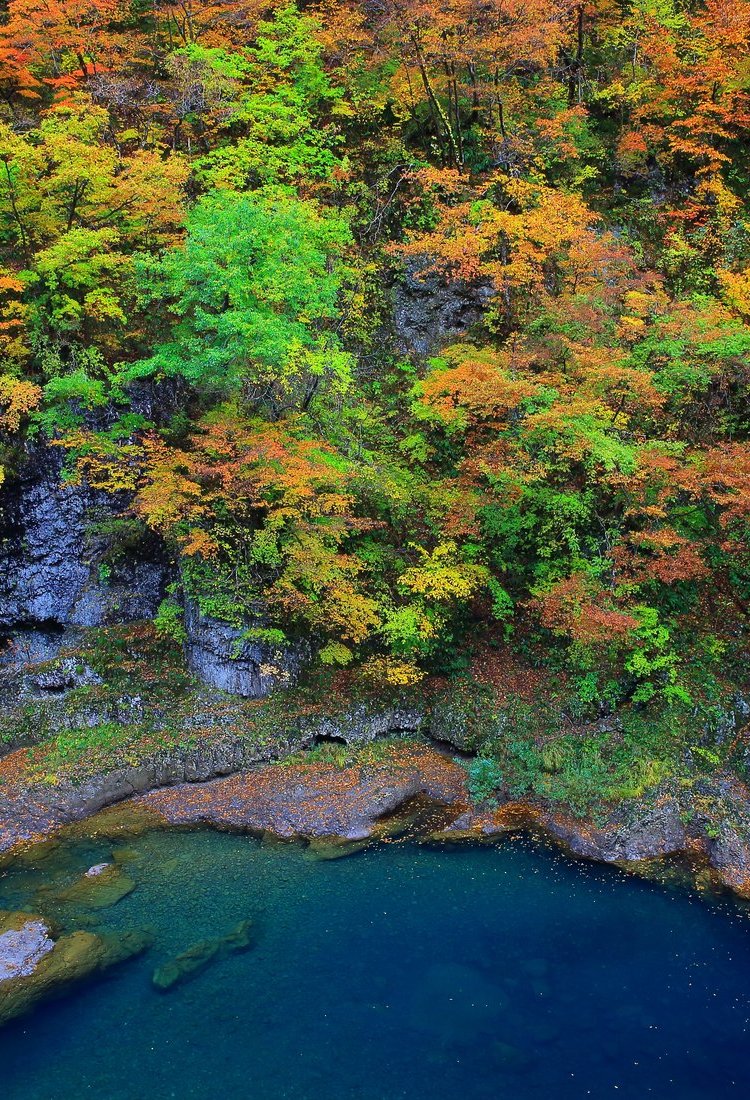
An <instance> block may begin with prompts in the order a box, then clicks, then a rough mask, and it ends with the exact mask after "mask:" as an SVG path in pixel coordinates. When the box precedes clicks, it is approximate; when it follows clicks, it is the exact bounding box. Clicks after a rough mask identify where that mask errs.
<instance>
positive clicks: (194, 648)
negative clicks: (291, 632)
mask: <svg viewBox="0 0 750 1100" xmlns="http://www.w3.org/2000/svg"><path fill="white" fill-rule="evenodd" d="M185 630H186V631H187V642H186V643H185V656H186V659H187V664H188V667H189V668H190V670H191V672H194V673H195V675H196V676H198V677H199V678H200V679H201V680H202V681H203V682H204V683H205V684H210V685H211V687H215V688H219V690H220V691H228V692H230V693H231V694H233V695H244V696H245V697H246V698H252V699H258V698H261V697H262V696H264V695H268V693H269V692H270V691H271V690H272V689H273V688H274V687H275V686H277V685H279V686H287V685H289V684H292V683H294V681H295V680H296V679H297V676H298V675H299V672H300V669H301V667H302V663H303V659H304V654H303V652H302V649H301V648H298V649H296V650H295V649H292V648H286V649H283V650H281V649H276V648H273V647H271V646H268V645H265V644H262V643H260V642H256V641H250V640H247V639H245V638H243V632H242V631H241V630H237V629H236V628H235V627H233V626H230V625H229V624H228V623H222V622H219V621H218V620H217V619H211V618H208V617H206V616H204V615H201V613H200V612H199V611H198V609H197V608H196V607H195V606H193V605H192V604H190V603H189V604H188V606H187V607H186V609H185Z"/></svg>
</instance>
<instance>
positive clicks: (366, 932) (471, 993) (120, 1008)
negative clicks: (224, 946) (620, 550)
mask: <svg viewBox="0 0 750 1100" xmlns="http://www.w3.org/2000/svg"><path fill="white" fill-rule="evenodd" d="M113 851H115V852H116V854H117V858H118V859H119V860H121V861H123V866H124V867H125V868H126V869H127V872H128V874H129V875H130V876H131V877H132V878H133V879H134V880H135V881H136V883H137V887H136V889H135V891H134V892H133V893H131V894H130V895H129V896H128V897H126V898H124V899H123V900H122V901H120V902H119V903H118V904H117V905H115V906H114V907H113V908H110V909H107V910H104V911H101V912H97V913H96V914H89V915H88V917H87V916H86V914H84V913H81V912H77V913H71V912H69V913H67V914H66V913H65V911H64V906H62V907H58V911H57V913H56V915H57V916H58V918H59V919H61V920H63V921H66V920H67V921H68V922H69V925H70V926H78V927H80V926H81V921H84V922H85V921H86V920H88V922H89V925H90V926H92V927H96V928H104V929H106V930H125V929H149V930H150V931H151V932H152V934H153V937H154V942H153V946H152V947H151V948H150V950H149V951H148V952H147V953H146V954H145V955H142V956H140V957H139V958H136V959H133V960H130V961H128V962H126V963H123V964H122V965H121V966H120V967H119V968H117V969H115V970H112V971H110V972H108V973H107V974H106V975H105V976H104V977H103V978H99V979H98V980H96V981H93V982H90V983H89V984H87V985H86V986H84V987H80V988H78V989H76V990H75V991H74V992H72V993H69V994H67V995H66V996H65V997H64V998H63V999H60V1000H58V1001H55V1002H50V1003H48V1004H47V1005H46V1006H44V1007H42V1008H40V1009H38V1010H37V1011H36V1012H35V1013H34V1014H33V1015H32V1016H28V1017H26V1018H25V1019H24V1020H22V1021H17V1022H15V1023H14V1024H12V1025H9V1026H8V1027H6V1028H5V1029H4V1030H2V1031H0V1096H1V1097H2V1100H85V1098H86V1097H89V1096H90V1097H96V1098H97V1100H167V1098H170V1100H172V1098H175V1100H189V1098H196V1100H235V1098H237V1100H240V1098H241V1100H246V1098H247V1100H251V1098H252V1100H276V1098H281V1097H290V1098H294V1100H340V1098H343V1097H352V1098H354V1097H357V1098H358V1100H360V1098H361V1100H397V1098H399V1097H408V1098H409V1100H420V1098H424V1100H427V1098H430V1100H443V1098H446V1100H447V1098H448V1097H450V1098H451V1100H454V1098H455V1100H500V1098H503V1097H507V1098H509V1100H526V1098H537V1097H538V1098H540V1100H541V1098H544V1100H553V1098H554V1100H558V1098H567V1097H576V1098H577V1097H586V1096H592V1097H610V1096H612V1097H620V1098H623V1097H632V1098H636V1097H643V1096H649V1095H650V1096H656V1097H679V1098H680V1100H691V1098H698V1097H700V1098H705V1100H709V1098H710V1100H719V1098H721V1097H725V1096H726V1097H734V1096H737V1097H740V1096H743V1097H746V1096H747V1095H748V1090H750V1057H749V1055H750V922H749V921H748V916H747V913H746V911H744V910H743V909H742V908H740V907H739V906H736V905H735V904H734V903H732V902H731V901H721V900H713V901H712V900H708V901H707V900H706V899H704V898H702V897H698V896H696V895H695V894H693V893H691V892H690V890H688V889H686V888H680V887H666V888H665V887H663V886H660V885H657V884H655V883H650V882H645V881H643V880H639V879H635V878H630V877H626V876H625V875H624V874H622V873H621V872H619V871H617V870H614V869H611V868H605V867H599V866H595V865H592V864H585V863H579V862H574V861H572V860H569V859H567V858H566V857H564V856H562V855H560V854H559V853H557V852H555V851H550V850H548V849H546V848H544V847H540V846H539V845H536V844H534V843H532V842H531V841H528V840H524V839H523V838H520V837H518V838H515V839H513V840H505V841H504V842H503V843H502V844H499V845H497V846H486V847H479V846H478V847H459V848H456V849H451V850H441V849H439V848H433V847H427V846H424V845H419V844H417V843H413V842H404V843H391V844H386V845H382V846H380V847H377V848H373V849H371V850H366V851H364V852H361V853H359V854H357V855H355V856H352V857H349V858H347V859H340V860H336V861H314V860H312V859H311V858H310V855H309V853H306V852H305V850H304V849H303V848H302V847H301V846H297V845H294V844H284V845H273V846H263V845H262V844H261V843H260V842H259V841H258V840H255V839H251V838H248V837H243V836H233V835H229V834H225V833H218V832H209V831H195V832H177V831H162V832H158V831H157V832H148V833H145V834H144V835H141V836H138V837H135V838H127V839H126V840H123V841H121V842H118V843H115V844H113V843H112V841H101V840H91V839H84V840H77V841H74V842H69V843H67V844H66V845H64V846H63V847H62V848H58V849H57V850H55V851H54V852H53V853H52V854H51V855H50V856H48V857H47V858H46V859H45V860H43V861H41V862H39V863H38V864H36V865H33V864H32V865H31V866H27V865H18V864H16V865H13V866H12V867H11V868H9V869H8V870H6V871H5V872H3V873H1V874H0V908H11V909H20V908H32V909H33V908H37V909H38V908H39V907H40V899H41V903H42V904H43V905H44V906H46V909H47V911H48V912H51V911H53V910H54V909H55V902H54V891H55V889H57V888H58V887H64V886H65V885H67V884H69V883H70V882H72V881H74V880H75V878H76V877H77V875H78V874H80V872H81V871H83V870H85V869H86V868H88V867H89V866H91V865H92V864H93V863H97V862H99V861H101V860H106V859H110V858H111V857H112V853H113ZM40 887H41V888H42V893H41V894H39V893H38V891H39V889H40ZM247 919H251V920H253V921H254V922H255V928H256V933H257V942H256V943H255V945H254V946H253V947H252V948H251V949H250V950H248V951H246V952H244V953H240V954H234V955H230V956H227V957H225V958H222V959H220V961H218V962H215V963H213V964H212V965H211V966H210V967H208V968H207V969H206V970H204V971H203V972H202V973H200V974H198V975H197V976H194V977H193V978H192V979H191V980H189V981H187V982H185V983H184V984H182V985H178V986H175V987H174V988H173V989H171V990H170V991H169V992H166V993H165V992H160V991H158V990H156V989H155V988H154V987H153V985H152V982H151V976H152V973H153V971H154V969H155V968H156V967H158V966H160V965H162V964H163V963H165V962H167V961H168V960H169V959H170V958H172V957H174V956H175V955H177V954H179V953H180V952H182V951H184V950H185V949H186V948H187V947H189V946H190V945H191V944H194V943H195V942H196V941H199V940H202V939H205V938H211V937H215V936H217V935H219V936H221V935H223V934H225V933H227V932H228V931H229V930H230V929H231V928H232V927H234V926H235V925H237V924H238V922H240V921H243V920H247Z"/></svg>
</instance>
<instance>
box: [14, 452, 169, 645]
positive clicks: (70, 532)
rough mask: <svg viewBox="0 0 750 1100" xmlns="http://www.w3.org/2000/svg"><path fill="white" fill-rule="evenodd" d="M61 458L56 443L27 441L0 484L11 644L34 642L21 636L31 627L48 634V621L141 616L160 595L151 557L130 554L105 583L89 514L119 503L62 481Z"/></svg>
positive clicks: (113, 509)
mask: <svg viewBox="0 0 750 1100" xmlns="http://www.w3.org/2000/svg"><path fill="white" fill-rule="evenodd" d="M64 460H65V453H64V451H63V450H62V448H60V447H54V446H44V445H38V446H35V447H31V448H29V452H28V454H27V456H26V459H25V461H24V462H22V464H21V467H20V471H19V475H18V477H17V478H15V479H9V480H8V481H7V482H6V483H5V484H4V485H3V486H2V489H0V539H1V540H2V552H1V553H0V627H6V628H7V629H8V636H9V638H10V641H11V643H12V642H13V641H14V638H15V637H16V636H17V637H18V639H19V641H21V642H23V641H24V640H25V641H26V643H27V645H32V646H35V643H34V642H33V641H30V640H29V637H28V635H29V629H30V628H33V627H37V628H39V629H41V630H42V632H43V633H45V637H46V640H49V631H50V628H51V627H81V626H98V625H101V624H102V623H106V622H126V621H129V620H133V619H141V618H148V617H151V616H152V615H153V614H154V613H155V611H156V607H157V606H158V603H159V600H160V599H161V595H162V590H163V586H164V581H165V569H164V564H163V562H162V561H161V560H160V559H159V558H158V556H157V557H153V558H149V557H140V556H139V555H138V553H134V554H132V555H129V557H128V561H127V563H126V564H123V565H122V566H121V567H118V568H117V569H116V570H114V571H111V573H110V574H109V575H108V576H107V578H106V582H105V580H104V577H103V575H102V574H100V572H99V569H98V565H99V562H100V561H101V556H102V553H103V551H104V549H105V546H106V541H105V540H104V539H103V538H102V536H100V535H97V534H96V528H95V526H94V525H93V524H92V520H93V519H94V518H95V517H96V516H98V517H99V519H100V520H101V519H102V518H104V519H111V518H113V517H114V516H116V515H118V514H119V513H120V512H121V511H122V508H123V506H124V503H125V501H124V499H123V498H122V497H120V498H118V497H117V495H115V496H112V495H110V494H106V493H103V492H100V491H95V490H92V489H90V488H88V487H87V486H85V485H72V484H69V483H65V482H64V479H63V463H64ZM16 627H20V628H21V629H20V631H19V632H18V635H15V634H14V628H16ZM37 648H38V647H37ZM20 652H21V653H22V649H21V650H20ZM11 653H12V650H11ZM6 656H7V655H6Z"/></svg>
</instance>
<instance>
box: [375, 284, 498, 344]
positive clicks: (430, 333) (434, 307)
mask: <svg viewBox="0 0 750 1100" xmlns="http://www.w3.org/2000/svg"><path fill="white" fill-rule="evenodd" d="M494 293H495V291H494V288H493V286H492V285H491V283H490V282H488V281H487V282H483V283H481V284H479V285H478V286H469V285H468V284H467V283H464V282H460V281H456V282H448V281H447V280H446V279H444V278H443V277H442V276H440V275H437V274H434V273H430V272H426V273H423V274H419V265H418V264H417V263H410V264H409V265H408V266H407V269H406V271H405V273H404V275H403V276H402V277H401V279H400V280H399V282H397V283H396V285H395V286H394V289H393V323H394V328H395V331H396V338H397V343H398V346H399V350H400V351H402V352H405V353H406V354H410V355H416V356H424V355H430V354H432V353H434V352H436V351H437V350H438V349H439V348H440V347H441V346H444V345H445V344H446V343H447V342H449V341H451V340H455V339H456V338H457V337H460V336H464V335H465V334H466V333H467V332H468V331H469V329H470V328H471V327H472V325H475V324H476V323H477V321H479V320H480V319H481V317H482V314H483V312H484V309H485V307H486V305H487V303H488V302H489V301H490V299H491V298H492V297H493V296H494Z"/></svg>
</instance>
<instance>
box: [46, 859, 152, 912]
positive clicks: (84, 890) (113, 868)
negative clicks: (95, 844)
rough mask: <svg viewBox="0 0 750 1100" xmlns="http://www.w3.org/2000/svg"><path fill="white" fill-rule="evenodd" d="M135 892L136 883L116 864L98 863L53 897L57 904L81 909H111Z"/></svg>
mask: <svg viewBox="0 0 750 1100" xmlns="http://www.w3.org/2000/svg"><path fill="white" fill-rule="evenodd" d="M133 890H135V882H134V881H133V879H132V878H130V877H129V876H128V875H126V874H125V872H124V871H123V870H122V868H121V867H120V866H119V865H118V864H116V863H98V864H96V865H95V866H94V867H90V868H89V870H88V871H86V873H85V874H83V875H81V877H80V878H79V879H78V880H77V881H76V882H74V883H73V884H72V885H71V886H68V887H67V888H66V889H64V890H61V891H59V892H58V893H56V894H54V895H52V896H53V899H54V900H55V901H56V902H60V903H61V904H63V905H72V906H77V907H80V908H81V909H110V908H111V907H112V906H113V905H117V903H118V901H122V899H123V898H126V897H127V896H128V894H132V892H133Z"/></svg>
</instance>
